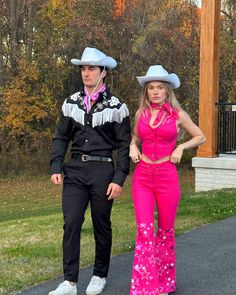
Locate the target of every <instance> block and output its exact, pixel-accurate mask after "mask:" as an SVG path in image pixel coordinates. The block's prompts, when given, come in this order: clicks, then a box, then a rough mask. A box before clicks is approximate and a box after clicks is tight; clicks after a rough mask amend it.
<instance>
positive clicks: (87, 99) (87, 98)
mask: <svg viewBox="0 0 236 295" xmlns="http://www.w3.org/2000/svg"><path fill="white" fill-rule="evenodd" d="M105 89H106V85H105V84H103V85H102V86H101V87H100V88H99V89H98V90H97V91H96V92H94V93H93V94H92V95H91V96H90V95H89V93H88V91H87V89H86V87H84V92H85V96H84V103H85V105H86V109H87V113H88V112H89V111H90V110H91V103H90V100H92V101H96V100H97V99H98V97H99V93H101V92H103V91H104V90H105Z"/></svg>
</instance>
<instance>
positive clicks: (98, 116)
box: [92, 103, 129, 127]
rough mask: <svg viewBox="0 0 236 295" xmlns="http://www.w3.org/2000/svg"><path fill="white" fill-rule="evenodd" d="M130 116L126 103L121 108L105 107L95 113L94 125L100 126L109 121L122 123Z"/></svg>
mask: <svg viewBox="0 0 236 295" xmlns="http://www.w3.org/2000/svg"><path fill="white" fill-rule="evenodd" d="M128 116H129V110H128V108H127V106H126V104H125V103H123V104H122V106H121V107H120V108H119V109H116V108H115V109H110V108H105V109H104V110H103V111H101V112H97V113H94V114H93V123H92V126H93V127H96V126H100V125H103V124H105V123H107V122H117V123H121V122H122V121H123V119H124V118H125V117H128Z"/></svg>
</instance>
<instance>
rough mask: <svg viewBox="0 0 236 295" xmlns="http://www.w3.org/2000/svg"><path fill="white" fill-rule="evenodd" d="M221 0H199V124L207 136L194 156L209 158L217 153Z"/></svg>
mask: <svg viewBox="0 0 236 295" xmlns="http://www.w3.org/2000/svg"><path fill="white" fill-rule="evenodd" d="M220 6H221V1H220V0H202V16H201V43H200V44H201V45H200V87H199V93H200V96H199V126H200V128H201V129H202V130H203V132H204V134H205V136H206V138H207V140H206V143H205V144H204V145H203V146H200V148H199V149H198V152H197V157H206V158H211V157H215V156H216V154H217V131H218V110H217V106H216V103H217V102H218V101H219V59H220V40H219V39H220Z"/></svg>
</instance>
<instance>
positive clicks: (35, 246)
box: [0, 170, 236, 295]
mask: <svg viewBox="0 0 236 295" xmlns="http://www.w3.org/2000/svg"><path fill="white" fill-rule="evenodd" d="M179 174H180V179H181V187H182V200H181V202H180V206H179V210H178V216H177V222H176V235H180V234H182V233H184V232H186V231H190V230H192V229H194V228H197V227H200V226H203V225H205V224H208V223H212V222H215V221H217V220H221V219H224V218H226V217H229V216H233V215H235V214H236V190H235V189H227V190H220V191H211V192H202V193H194V189H193V183H194V175H193V171H191V170H190V171H189V170H188V171H187V170H180V171H179ZM0 202H1V207H0V294H1V295H5V294H11V293H12V294H14V292H15V291H17V290H20V289H22V288H25V287H27V286H30V285H33V284H37V283H40V282H42V281H45V280H48V279H52V278H54V277H56V276H59V275H61V273H62V268H61V255H62V253H61V239H62V225H63V219H62V214H61V188H59V187H55V186H53V185H51V184H50V182H49V177H48V176H40V177H32V178H30V177H28V178H26V177H17V178H12V179H10V178H8V179H2V180H0ZM112 224H113V248H112V249H113V250H112V255H117V254H120V253H123V252H127V251H131V250H132V249H133V247H134V239H135V221H134V214H133V205H132V199H131V193H130V178H128V179H127V182H126V185H125V188H124V193H123V196H122V198H120V199H119V200H116V201H115V204H114V206H113V209H112ZM81 249H82V253H81V267H84V266H87V265H89V264H91V263H92V262H93V260H94V240H93V230H92V223H91V217H90V212H89V210H87V213H86V220H85V223H84V225H83V231H82V245H81Z"/></svg>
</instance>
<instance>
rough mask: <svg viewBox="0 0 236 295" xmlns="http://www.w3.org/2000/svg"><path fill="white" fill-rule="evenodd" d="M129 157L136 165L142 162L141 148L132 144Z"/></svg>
mask: <svg viewBox="0 0 236 295" xmlns="http://www.w3.org/2000/svg"><path fill="white" fill-rule="evenodd" d="M129 156H130V158H131V159H132V161H133V162H134V163H138V162H139V161H140V160H141V157H142V155H141V153H140V151H139V148H138V147H137V145H136V144H135V143H131V144H130V147H129Z"/></svg>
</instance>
